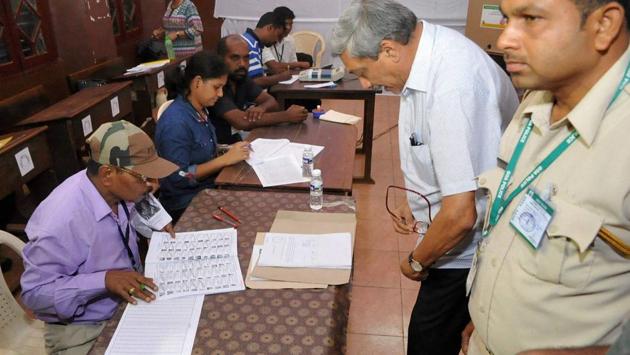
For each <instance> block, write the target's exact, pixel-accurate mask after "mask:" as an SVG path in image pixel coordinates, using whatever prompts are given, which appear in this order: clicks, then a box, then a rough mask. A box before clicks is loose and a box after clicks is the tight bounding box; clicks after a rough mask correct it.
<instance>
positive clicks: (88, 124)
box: [81, 115, 94, 137]
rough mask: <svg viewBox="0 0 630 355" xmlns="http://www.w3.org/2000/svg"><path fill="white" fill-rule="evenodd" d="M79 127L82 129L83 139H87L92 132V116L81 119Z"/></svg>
mask: <svg viewBox="0 0 630 355" xmlns="http://www.w3.org/2000/svg"><path fill="white" fill-rule="evenodd" d="M81 126H82V127H83V137H87V136H88V135H89V134H90V133H92V131H93V130H94V129H93V128H92V116H90V115H87V116H85V117H83V118H82V119H81Z"/></svg>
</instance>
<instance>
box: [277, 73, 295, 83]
mask: <svg viewBox="0 0 630 355" xmlns="http://www.w3.org/2000/svg"><path fill="white" fill-rule="evenodd" d="M299 78H300V76H299V75H291V79H288V80H285V81H280V82H278V84H285V85H291V84H293V83H294V82H296V81H298V79H299Z"/></svg>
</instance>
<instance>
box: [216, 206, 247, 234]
mask: <svg viewBox="0 0 630 355" xmlns="http://www.w3.org/2000/svg"><path fill="white" fill-rule="evenodd" d="M219 211H221V212H223V213H224V214H225V215H227V217H228V218H229V219H231V220H232V221H234V222H232V221H228V220H227V219H226V218H225V217H222V216H220V215H219V214H218V212H214V213H212V218H214V219H216V220H217V221H220V222H223V223H227V224H229V225H231V226H232V227H234V229H236V228H238V227H239V226H240V225H241V220H240V219H238V217H236V215H235V214H234V213H232V212H231V211H230V210H228V209H227V208H226V207H222V206H219Z"/></svg>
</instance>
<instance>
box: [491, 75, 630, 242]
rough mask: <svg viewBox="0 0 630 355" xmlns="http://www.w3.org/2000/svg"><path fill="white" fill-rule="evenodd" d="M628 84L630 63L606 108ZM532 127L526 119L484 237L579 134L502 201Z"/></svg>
mask: <svg viewBox="0 0 630 355" xmlns="http://www.w3.org/2000/svg"><path fill="white" fill-rule="evenodd" d="M629 82H630V63H628V66H627V67H626V72H625V74H624V77H623V78H622V79H621V82H620V83H619V86H618V87H617V91H616V92H615V94H614V95H613V98H612V100H611V101H610V103H609V104H608V108H610V106H612V104H613V103H614V102H615V101H616V100H617V98H618V97H619V95H620V94H621V92H622V91H623V89H624V88H625V87H626V85H627V84H628V83H629ZM533 126H534V123H533V122H532V121H531V119H528V120H527V125H526V126H525V128H524V129H523V132H522V133H521V137H520V139H519V140H518V143H517V144H516V147H515V148H514V153H513V154H512V158H510V161H509V163H508V165H507V167H506V168H505V172H504V173H503V177H502V178H501V184H500V185H499V188H498V190H497V196H496V198H495V199H494V201H493V203H492V207H491V209H490V220H489V221H488V226H487V227H486V229H485V230H484V231H483V236H484V237H485V236H487V235H488V233H489V232H490V230H491V229H492V227H494V226H496V225H497V223H498V222H499V218H501V216H502V215H503V212H505V209H506V208H507V206H508V205H509V204H510V203H511V202H512V201H513V200H514V198H515V197H516V196H518V194H520V193H521V192H522V191H523V190H525V188H527V186H529V185H530V184H531V183H532V182H533V181H534V180H536V178H537V177H538V176H539V175H540V174H542V172H543V171H545V170H547V168H548V167H549V166H551V164H553V162H555V161H556V159H558V157H560V155H562V153H564V152H565V151H566V150H567V149H568V148H569V147H570V146H571V144H573V143H574V142H575V141H576V140H577V138H578V137H579V136H580V134H579V133H577V131H575V129H574V130H573V131H571V133H569V136H568V137H567V138H565V139H564V141H562V142H561V143H560V144H559V145H558V146H557V147H556V148H555V149H554V150H553V151H552V152H551V153H549V155H547V157H546V158H545V159H543V161H542V162H540V164H538V165H537V166H536V167H535V168H534V169H533V170H532V171H531V172H530V173H529V174H528V175H527V176H526V177H525V178H524V179H523V181H522V182H521V183H520V184H519V185H518V187H517V188H516V189H515V190H514V191H512V193H510V194H509V195H508V196H507V198H505V199H504V198H503V196H504V195H505V193H506V191H507V188H508V185H509V183H510V180H511V179H512V176H513V175H514V169H515V168H516V164H517V162H518V160H519V159H520V158H521V154H522V153H523V149H524V148H525V144H526V143H527V140H528V139H529V136H530V135H531V133H532V129H533Z"/></svg>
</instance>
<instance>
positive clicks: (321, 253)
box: [258, 233, 352, 269]
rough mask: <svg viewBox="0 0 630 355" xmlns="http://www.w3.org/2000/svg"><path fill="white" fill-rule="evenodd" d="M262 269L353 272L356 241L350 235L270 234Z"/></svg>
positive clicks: (260, 262) (265, 243) (263, 255)
mask: <svg viewBox="0 0 630 355" xmlns="http://www.w3.org/2000/svg"><path fill="white" fill-rule="evenodd" d="M258 265H259V266H275V267H293V268H297V267H311V268H324V269H350V268H351V267H352V238H351V237H350V233H332V234H289V233H267V235H265V242H264V244H263V248H262V253H261V255H260V259H259V260H258Z"/></svg>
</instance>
